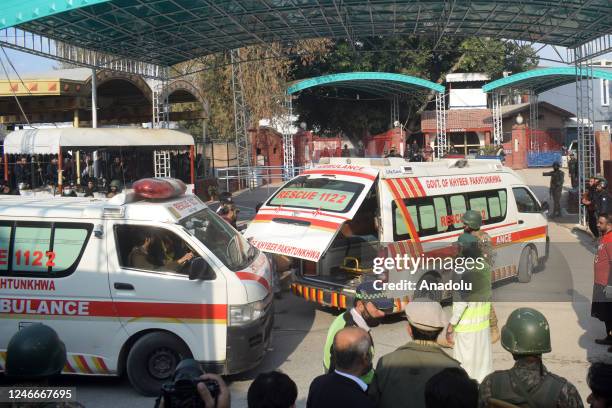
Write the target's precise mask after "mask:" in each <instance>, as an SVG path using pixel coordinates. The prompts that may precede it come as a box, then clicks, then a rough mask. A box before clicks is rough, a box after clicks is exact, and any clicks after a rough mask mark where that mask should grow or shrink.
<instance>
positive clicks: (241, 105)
mask: <svg viewBox="0 0 612 408" xmlns="http://www.w3.org/2000/svg"><path fill="white" fill-rule="evenodd" d="M230 58H231V62H232V94H233V97H234V132H235V136H236V155H237V157H238V166H240V167H241V168H243V169H245V170H246V177H247V180H244V184H243V181H242V180H240V182H239V184H240V188H243V187H247V186H248V179H249V178H250V176H251V171H250V169H251V146H250V143H249V129H248V126H249V110H248V106H247V104H246V101H245V98H244V86H243V83H242V68H241V64H240V61H239V60H240V51H239V50H237V49H234V50H231V51H230Z"/></svg>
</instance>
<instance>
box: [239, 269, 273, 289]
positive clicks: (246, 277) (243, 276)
mask: <svg viewBox="0 0 612 408" xmlns="http://www.w3.org/2000/svg"><path fill="white" fill-rule="evenodd" d="M236 276H237V277H238V279H240V280H243V281H255V282H257V283H259V284H260V285H261V286H263V287H264V288H266V289H267V290H268V291H270V284H269V283H268V281H267V280H265V279H264V278H263V277H261V276H259V275H256V274H254V273H251V272H244V271H241V272H236Z"/></svg>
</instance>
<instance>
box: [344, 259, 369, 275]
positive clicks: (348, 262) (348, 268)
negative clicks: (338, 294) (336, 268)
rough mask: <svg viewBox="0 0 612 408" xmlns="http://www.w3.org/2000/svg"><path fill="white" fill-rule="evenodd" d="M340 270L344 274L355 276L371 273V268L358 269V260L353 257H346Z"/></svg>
mask: <svg viewBox="0 0 612 408" xmlns="http://www.w3.org/2000/svg"><path fill="white" fill-rule="evenodd" d="M340 269H342V270H343V271H345V272H349V273H355V274H364V273H370V272H372V268H360V267H359V259H358V258H355V257H354V256H346V257H344V259H343V260H342V265H340Z"/></svg>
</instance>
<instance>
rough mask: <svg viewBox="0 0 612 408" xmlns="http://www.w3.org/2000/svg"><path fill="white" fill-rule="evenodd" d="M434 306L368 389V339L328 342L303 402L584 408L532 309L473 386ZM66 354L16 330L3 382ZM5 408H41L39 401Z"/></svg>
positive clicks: (43, 372)
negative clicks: (323, 367) (500, 358)
mask: <svg viewBox="0 0 612 408" xmlns="http://www.w3.org/2000/svg"><path fill="white" fill-rule="evenodd" d="M442 315H443V313H442V309H441V306H440V304H439V303H436V302H430V301H415V302H412V303H410V304H409V305H408V307H407V308H406V316H407V332H408V335H409V336H410V338H411V340H410V341H409V342H408V343H406V344H405V345H404V346H401V347H400V348H398V349H397V350H395V351H393V352H391V353H389V354H387V355H385V356H383V357H381V358H380V359H379V361H378V364H377V365H376V369H375V370H374V374H373V376H372V378H371V380H370V382H369V383H368V382H366V381H365V379H364V376H367V375H368V373H370V372H371V371H372V366H373V356H374V351H373V350H374V349H373V346H374V345H373V340H372V336H371V335H370V333H369V332H368V331H367V330H365V329H363V328H362V327H359V326H358V325H355V326H347V327H344V328H342V329H340V330H338V331H337V332H336V333H335V335H334V337H333V344H332V353H333V357H332V358H333V360H334V362H335V365H334V368H333V369H332V370H329V371H328V372H327V373H326V374H323V375H320V376H318V377H316V378H315V379H314V380H313V381H312V382H311V384H310V387H309V391H308V395H307V396H306V407H307V408H337V407H351V408H376V407H382V408H387V407H389V408H391V407H398V406H407V407H417V408H418V407H425V408H477V407H478V408H481V407H482V408H485V407H505V408H512V407H534V408H535V407H582V406H583V404H582V399H581V398H580V395H579V394H578V391H577V390H576V387H574V385H573V384H571V383H570V382H569V381H567V380H566V379H564V378H562V377H560V376H557V375H555V374H553V373H551V372H549V371H548V370H547V369H546V367H545V365H544V364H543V362H542V354H543V353H547V352H550V351H551V348H550V333H549V329H548V323H547V321H546V318H545V317H544V316H543V315H542V314H541V313H539V312H538V311H536V310H534V309H530V308H520V309H517V310H515V311H514V312H513V313H512V314H511V315H510V317H509V318H508V321H507V323H506V325H505V326H504V327H503V329H502V345H503V347H504V349H506V350H507V351H509V352H510V353H511V354H512V356H513V358H514V360H515V364H514V367H513V368H511V369H509V370H501V371H495V372H493V373H491V374H489V375H487V376H486V377H485V378H484V380H483V381H482V382H481V383H480V384H479V383H478V382H477V381H476V380H475V379H473V378H471V377H470V375H469V374H468V372H467V371H466V370H464V369H463V368H462V367H461V363H460V362H459V361H457V360H455V359H453V358H451V357H450V356H448V355H447V354H446V353H445V352H444V351H443V350H442V349H441V347H440V346H439V345H438V344H437V343H436V341H435V338H436V334H437V333H439V332H440V331H441V330H442V329H443V325H444V322H443V318H442ZM66 361H67V354H66V348H65V346H64V344H63V342H62V341H61V339H60V337H59V336H58V334H57V333H56V332H55V331H54V330H53V329H52V328H50V327H48V326H46V325H44V324H40V323H37V324H32V325H28V326H26V327H24V328H23V329H22V330H20V331H18V332H17V333H16V334H15V335H14V336H13V337H12V338H11V340H10V341H9V344H8V346H7V350H6V367H5V374H6V376H7V378H8V379H9V381H10V382H11V383H12V384H14V385H17V386H23V385H26V384H27V386H29V387H48V386H49V385H50V384H51V381H52V379H53V377H55V376H57V375H59V374H60V373H61V371H62V369H63V367H64V365H65V364H66ZM199 379H200V380H204V381H207V382H214V383H216V384H217V394H216V395H212V394H211V391H210V390H209V389H208V387H207V386H206V385H205V383H204V382H199V383H198V384H197V386H196V388H195V389H194V393H195V395H196V398H199V399H200V400H201V404H196V405H188V406H189V407H191V406H193V407H196V406H203V407H205V408H230V406H231V395H230V390H229V388H228V386H227V384H226V383H225V381H224V380H223V378H222V377H221V376H219V375H217V374H211V373H207V374H202V375H201V376H200V377H199ZM587 383H588V386H589V387H590V389H591V393H590V394H589V396H588V398H587V402H588V403H589V404H590V406H591V407H594V408H608V407H610V406H612V387H611V386H610V385H611V384H612V364H605V363H601V362H597V363H594V364H592V365H591V367H590V368H589V371H588V375H587ZM297 398H298V388H297V385H296V383H295V382H294V381H293V380H292V379H291V378H290V377H289V376H288V375H287V374H285V373H282V372H280V371H270V372H264V373H260V374H259V375H257V376H256V378H255V379H254V381H253V382H252V383H251V385H250V387H249V389H248V391H247V406H248V408H293V407H295V405H296V401H297ZM7 406H8V407H17V406H19V407H21V408H26V407H27V408H30V407H37V406H41V405H39V404H38V405H37V404H35V403H25V404H24V403H20V404H19V405H11V404H7ZM44 406H45V407H53V408H60V407H62V408H82V407H83V405H82V404H80V403H79V402H76V401H69V402H62V403H46V404H45V405H44ZM155 406H156V407H164V406H165V405H164V397H163V396H160V397H159V398H158V399H157V400H156V403H155Z"/></svg>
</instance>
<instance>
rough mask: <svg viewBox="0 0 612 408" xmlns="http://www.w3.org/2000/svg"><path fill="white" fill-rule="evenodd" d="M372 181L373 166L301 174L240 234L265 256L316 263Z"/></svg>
mask: <svg viewBox="0 0 612 408" xmlns="http://www.w3.org/2000/svg"><path fill="white" fill-rule="evenodd" d="M377 177H378V170H376V169H374V168H370V167H363V166H354V165H348V164H331V165H322V166H317V167H315V168H313V169H309V170H306V171H304V172H303V173H302V174H301V175H299V176H298V177H296V178H294V179H293V180H291V181H290V182H288V183H287V184H285V185H284V186H283V187H282V188H280V189H279V190H278V191H277V192H276V193H275V194H274V195H273V196H272V197H270V199H268V201H267V202H266V203H265V205H263V206H262V207H261V209H260V210H259V212H258V213H257V215H256V216H255V218H254V220H253V221H252V222H251V224H250V225H249V227H248V228H247V230H246V231H245V236H246V237H247V238H250V239H251V243H252V244H253V245H255V246H256V247H258V248H259V249H260V250H262V251H264V252H270V253H276V254H282V255H286V256H289V257H294V258H301V259H304V260H308V261H314V262H317V261H319V259H320V258H321V257H322V256H323V255H324V253H325V251H326V250H327V248H329V246H330V244H331V242H332V241H333V239H334V237H335V236H336V235H337V233H338V231H339V230H340V228H341V227H342V224H343V223H345V222H347V221H349V220H351V219H352V218H353V217H354V215H355V213H356V212H357V210H358V209H359V207H360V206H361V204H362V203H363V201H364V199H365V198H366V196H367V195H368V192H369V191H370V189H371V187H372V185H373V184H374V182H375V181H376V179H377Z"/></svg>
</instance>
